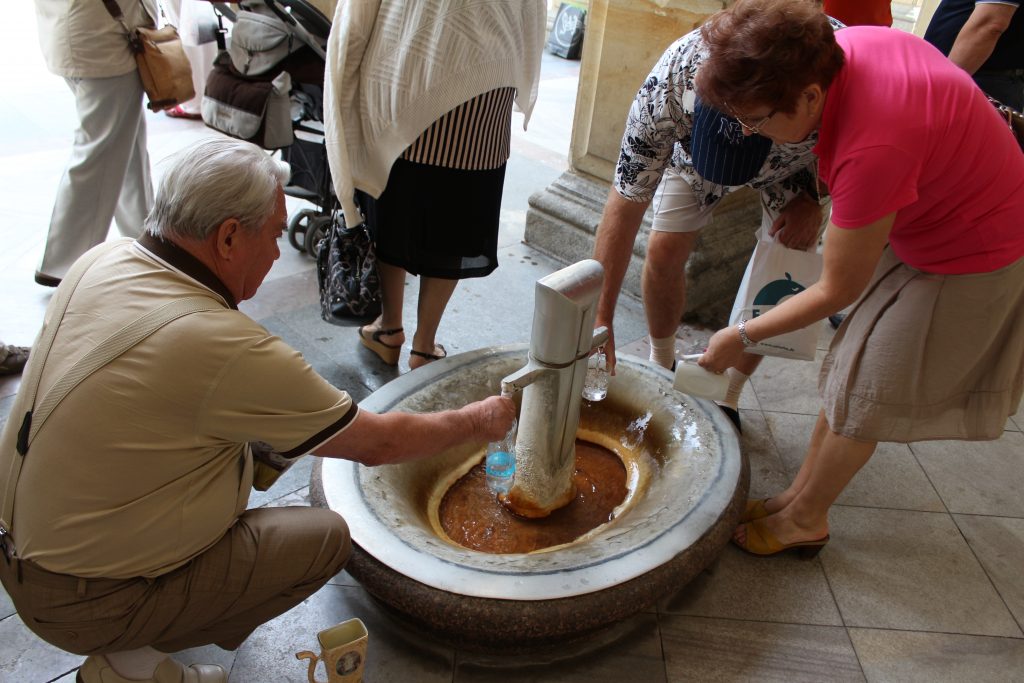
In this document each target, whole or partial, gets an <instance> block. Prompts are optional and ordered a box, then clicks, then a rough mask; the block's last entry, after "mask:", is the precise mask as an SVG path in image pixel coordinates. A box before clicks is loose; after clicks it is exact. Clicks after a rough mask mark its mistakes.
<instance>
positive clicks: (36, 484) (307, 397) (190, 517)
mask: <svg viewBox="0 0 1024 683" xmlns="http://www.w3.org/2000/svg"><path fill="white" fill-rule="evenodd" d="M97 1H98V0H97ZM146 239H149V240H153V238H143V240H146ZM144 243H145V242H144ZM146 244H147V246H152V245H150V244H149V243H146ZM158 244H159V245H163V246H164V247H165V248H163V249H157V248H156V247H155V246H153V251H150V250H149V249H147V248H146V247H143V246H142V245H141V244H140V243H137V242H129V241H126V242H125V244H124V246H123V247H119V248H115V249H114V250H113V252H112V253H110V254H107V255H105V256H103V257H101V259H100V260H99V261H98V262H97V263H96V264H95V265H94V266H93V267H92V268H91V269H90V270H89V272H87V273H86V275H85V277H84V279H83V280H82V282H81V283H80V284H79V286H78V289H77V291H76V292H75V294H74V296H73V298H72V299H71V304H70V306H69V308H68V312H67V314H66V315H65V316H64V319H63V321H62V323H61V325H60V328H59V329H58V332H57V337H56V339H55V341H54V345H53V349H52V351H51V352H50V355H49V357H48V358H47V359H46V363H45V366H44V370H43V374H42V380H41V383H40V387H39V396H40V397H42V396H45V393H46V391H47V390H48V389H49V387H50V386H52V385H53V384H54V382H56V381H57V380H58V379H59V378H60V377H61V376H62V375H63V374H64V372H65V371H66V370H67V369H68V368H69V367H70V366H71V365H72V364H73V363H74V362H75V361H76V360H77V359H78V358H79V357H81V356H82V355H84V354H85V353H86V352H87V351H88V350H90V349H92V348H93V347H94V346H95V345H96V344H97V343H98V342H99V341H101V340H102V339H104V338H105V337H107V336H108V335H109V334H111V332H112V331H114V330H117V329H119V328H120V327H122V326H124V325H126V324H128V323H130V322H131V321H133V320H135V319H136V318H138V317H139V316H141V315H142V314H144V313H146V312H147V311H150V310H152V309H154V308H155V307H157V306H158V305H160V304H163V303H165V302H168V301H171V300H174V299H178V298H182V297H190V296H203V297H209V298H210V299H211V301H212V302H215V303H217V304H219V305H220V307H219V308H217V309H216V310H213V311H208V312H199V313H192V314H190V315H186V316H184V317H182V318H179V319H178V320H176V321H174V322H171V323H169V324H168V325H166V326H165V327H163V328H161V329H160V330H158V331H156V332H155V333H154V334H153V335H152V336H150V337H149V338H147V339H145V340H144V341H142V342H140V343H139V344H138V345H136V346H135V347H133V348H132V349H130V350H128V351H127V352H126V353H124V354H123V355H122V356H121V357H119V358H117V359H115V360H114V361H112V362H110V363H109V364H108V365H106V366H105V367H103V368H101V369H100V370H98V371H96V372H95V373H94V374H93V375H91V376H89V377H88V378H87V379H85V380H84V381H83V382H82V383H81V384H80V385H79V386H78V387H77V388H76V389H74V390H73V391H72V392H71V393H70V394H69V395H68V396H67V398H65V399H64V400H63V401H62V402H61V403H60V404H59V405H58V406H57V407H56V408H55V409H54V411H53V412H52V413H51V415H50V417H49V419H48V420H47V422H46V423H45V426H44V427H43V428H42V429H40V431H39V433H38V435H37V436H36V439H35V441H33V443H32V446H31V448H30V450H29V452H28V455H27V456H26V457H25V460H24V464H23V468H22V473H21V479H20V483H19V485H18V492H17V497H16V500H15V510H14V522H13V526H14V537H15V538H16V539H17V546H18V551H19V554H20V555H21V557H23V558H25V559H28V560H32V561H34V562H36V563H37V564H39V565H40V566H42V567H43V568H45V569H48V570H50V571H54V572H59V573H63V574H72V575H75V576H83V577H107V578H128V577H135V576H145V577H152V576H159V575H161V574H163V573H165V572H168V571H170V570H172V569H174V568H176V567H178V566H181V565H182V564H184V563H186V562H188V561H189V560H190V559H192V558H193V557H195V556H196V555H198V554H199V553H202V552H203V551H204V550H206V549H207V548H209V547H210V546H211V545H213V544H214V543H215V542H216V541H217V540H218V539H220V538H221V536H223V534H224V533H225V532H226V531H227V529H228V528H230V527H231V526H232V525H233V524H234V523H235V521H236V519H237V517H238V515H239V514H241V512H242V511H243V510H245V507H246V503H247V502H248V497H249V491H250V488H251V486H252V457H251V455H250V453H249V449H248V447H247V443H248V442H251V441H265V442H267V443H269V444H270V445H271V446H273V447H274V449H275V450H277V451H280V452H281V453H284V454H285V455H288V456H297V455H301V454H303V453H307V452H309V451H311V450H313V449H314V448H315V447H316V446H318V445H320V444H322V443H323V442H325V441H327V440H328V439H330V438H331V437H332V436H334V435H336V434H337V433H339V432H340V431H342V430H343V429H344V428H345V427H346V426H347V425H348V424H350V423H351V421H352V420H353V419H354V417H355V415H356V412H357V408H356V406H355V405H354V404H353V403H352V400H351V399H350V397H349V396H348V394H347V393H345V392H343V391H340V390H338V389H336V388H335V387H333V386H331V385H330V384H328V383H327V382H326V381H325V380H323V379H322V378H321V377H320V376H319V375H317V374H316V373H315V372H314V371H313V369H312V368H311V367H310V366H309V365H308V364H307V363H306V362H305V360H303V358H302V356H301V355H300V354H299V353H298V352H297V351H295V350H293V349H292V348H290V347H289V346H288V345H287V344H285V343H284V342H283V341H282V340H281V339H279V338H277V337H275V336H273V335H271V334H270V333H268V332H267V331H266V330H265V329H264V328H263V327H261V326H260V325H259V324H257V323H256V322H254V321H253V320H252V319H250V318H249V317H247V316H246V315H245V314H243V313H240V312H239V311H237V310H234V309H233V306H234V302H233V301H231V295H230V293H228V292H227V290H226V288H224V287H223V285H222V284H221V283H219V281H217V280H216V278H215V277H214V276H213V275H212V274H211V273H210V272H209V271H208V270H206V269H205V268H204V267H203V266H202V265H201V264H199V262H198V261H195V260H194V259H192V258H191V257H190V256H189V255H188V254H187V253H185V252H183V251H181V250H176V248H174V247H171V245H169V244H168V243H158ZM154 252H159V253H160V256H158V255H157V254H156V253H154ZM182 255H184V256H182ZM175 261H176V263H175V264H174V265H172V264H171V262H175ZM186 272H188V273H189V274H186ZM197 277H198V278H199V279H196V278H197ZM200 280H202V281H200ZM47 314H48V315H50V314H51V313H50V312H49V311H48V312H47Z"/></svg>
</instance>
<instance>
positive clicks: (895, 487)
mask: <svg viewBox="0 0 1024 683" xmlns="http://www.w3.org/2000/svg"><path fill="white" fill-rule="evenodd" d="M765 419H766V420H767V421H768V426H769V428H770V429H771V433H772V437H773V438H774V439H775V445H776V446H777V447H778V449H779V456H780V457H781V458H782V462H783V463H784V464H785V467H786V471H787V472H788V473H789V475H790V476H791V477H793V476H796V473H797V471H798V470H799V469H800V465H801V464H802V463H803V460H804V455H805V454H806V452H807V446H808V445H809V444H810V441H811V433H812V432H813V431H814V424H815V422H816V421H817V417H815V416H811V415H797V414H793V413H772V412H766V413H765ZM837 502H838V503H840V504H842V505H859V506H866V507H883V508H897V509H903V510H922V511H926V512H944V511H945V507H944V506H943V504H942V500H941V499H940V498H939V495H938V494H937V493H936V492H935V489H934V487H932V485H931V482H929V481H928V477H927V476H925V473H924V470H922V469H921V466H920V464H919V463H918V462H917V460H916V459H915V458H914V455H913V453H911V451H910V449H909V448H908V447H907V446H906V445H904V444H896V443H882V444H879V445H878V448H877V449H876V450H875V454H874V455H873V456H871V460H869V461H868V463H867V464H866V465H865V466H864V467H863V468H862V469H861V471H860V472H858V473H857V475H856V476H855V477H854V478H853V481H851V482H850V484H849V485H848V486H847V487H846V490H844V491H843V493H842V494H840V496H839V500H838V501H837Z"/></svg>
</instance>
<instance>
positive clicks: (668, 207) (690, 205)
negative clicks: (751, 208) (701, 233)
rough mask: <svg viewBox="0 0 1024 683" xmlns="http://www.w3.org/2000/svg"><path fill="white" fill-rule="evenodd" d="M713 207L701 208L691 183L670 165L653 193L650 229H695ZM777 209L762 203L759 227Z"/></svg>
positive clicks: (764, 226)
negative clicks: (652, 214)
mask: <svg viewBox="0 0 1024 683" xmlns="http://www.w3.org/2000/svg"><path fill="white" fill-rule="evenodd" d="M714 210H715V207H714V206H708V207H704V208H701V206H700V205H699V204H698V202H697V195H696V194H695V193H694V191H693V188H692V187H690V183H689V182H687V180H686V179H685V178H684V177H683V176H681V175H679V173H678V172H676V171H675V170H673V169H671V168H666V169H665V173H664V175H662V177H661V183H660V184H659V185H658V189H657V191H656V192H655V194H654V218H653V220H652V221H651V230H654V231H657V232H696V231H698V230H700V229H701V228H703V227H704V226H706V225H707V224H708V223H710V222H711V218H712V214H713V213H714ZM777 216H778V213H776V212H774V211H771V210H770V209H768V207H766V206H764V204H763V203H762V204H761V227H762V229H764V230H767V229H768V228H769V227H771V225H772V223H774V222H775V218H776V217H777Z"/></svg>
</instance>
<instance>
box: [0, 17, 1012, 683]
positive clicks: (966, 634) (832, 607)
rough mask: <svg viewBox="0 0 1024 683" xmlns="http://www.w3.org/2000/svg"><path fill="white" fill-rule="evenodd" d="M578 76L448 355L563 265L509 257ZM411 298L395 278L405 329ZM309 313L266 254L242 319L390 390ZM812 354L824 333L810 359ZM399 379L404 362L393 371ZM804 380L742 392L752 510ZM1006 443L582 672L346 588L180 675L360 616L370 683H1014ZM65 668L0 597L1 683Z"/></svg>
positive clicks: (21, 145) (20, 193)
mask: <svg viewBox="0 0 1024 683" xmlns="http://www.w3.org/2000/svg"><path fill="white" fill-rule="evenodd" d="M7 5H9V6H5V8H4V9H5V15H6V16H7V21H6V22H3V23H2V25H0V51H2V57H0V63H3V64H4V65H5V66H4V67H3V70H4V83H5V85H6V92H7V95H6V96H5V97H4V98H3V99H2V100H0V155H2V158H3V162H4V163H2V164H0V243H2V244H3V245H4V248H3V249H2V250H0V292H2V295H0V296H2V299H0V300H2V302H3V314H2V315H0V338H3V339H5V340H6V341H8V342H17V343H22V344H28V343H31V341H32V339H33V338H34V336H35V333H36V330H37V328H38V325H39V322H40V320H41V318H42V312H43V308H44V307H45V305H46V302H47V301H48V299H49V297H50V294H51V290H48V289H43V288H41V287H38V286H36V285H35V284H33V283H32V272H33V270H34V268H35V266H36V264H37V262H38V259H39V257H40V255H41V252H42V245H43V241H44V239H45V235H46V226H47V222H48V218H49V212H50V207H51V205H52V202H53V188H54V185H55V182H56V180H57V179H58V178H59V176H60V173H61V171H62V169H63V167H64V163H65V159H66V155H67V147H68V144H69V140H70V131H71V130H72V128H73V125H74V121H75V118H74V111H73V107H72V101H71V97H70V95H69V94H68V92H67V90H66V88H65V87H64V85H63V83H61V81H60V80H59V79H56V78H54V77H53V76H50V75H49V74H47V73H46V72H45V70H44V69H43V68H42V66H41V60H40V59H39V57H38V47H37V43H36V36H35V30H34V18H33V16H32V8H31V4H30V3H27V2H19V3H7ZM577 70H578V63H575V62H564V61H562V60H558V59H557V58H553V57H549V56H546V57H545V61H544V83H543V85H542V88H541V94H540V102H539V104H538V109H537V111H536V113H535V115H534V120H533V121H532V124H531V128H530V132H529V133H526V134H524V133H522V131H521V130H517V131H516V133H515V136H514V153H513V156H512V158H511V160H510V162H509V170H508V180H507V189H506V198H505V202H504V209H503V214H502V216H503V224H502V231H501V251H500V258H501V267H500V268H499V269H498V271H496V272H495V273H494V274H493V275H492V276H490V277H488V278H485V279H482V280H471V281H466V282H464V283H462V284H460V286H459V288H458V289H457V291H456V294H455V297H454V299H453V301H452V303H451V306H450V309H449V311H448V313H447V315H446V316H445V319H444V321H443V322H442V325H441V330H440V339H441V340H442V341H443V342H444V343H445V344H446V345H447V346H448V348H449V349H450V350H451V352H452V353H458V352H461V351H467V350H470V349H473V348H478V347H481V346H487V345H493V344H499V343H510V342H517V341H526V340H527V339H528V337H529V327H530V324H531V320H532V298H533V297H532V287H533V282H534V281H535V280H536V279H537V278H538V277H540V276H543V275H545V274H547V273H550V272H553V271H554V270H556V269H557V268H559V267H560V265H559V264H557V263H554V262H553V261H551V260H550V259H548V258H546V257H545V256H543V255H542V254H539V253H538V252H537V251H536V250H534V249H532V248H531V247H529V246H528V245H524V244H522V243H521V240H522V234H523V225H524V220H525V212H526V208H527V198H528V196H529V194H530V193H532V192H535V191H537V190H539V189H541V188H543V187H544V186H546V185H547V184H548V183H550V182H551V181H552V180H554V179H555V178H556V177H557V176H558V174H559V173H560V172H561V171H562V170H564V168H565V158H566V154H567V149H568V140H569V132H570V129H571V119H572V108H573V103H574V101H575V83H576V75H577ZM517 121H518V119H517ZM148 122H149V126H150V133H151V135H150V147H151V150H152V156H153V160H154V164H155V170H156V173H157V174H159V172H160V166H159V163H158V162H159V160H160V159H162V158H164V157H165V156H167V155H168V154H169V153H171V152H173V151H174V150H176V149H178V148H179V147H181V146H183V145H184V144H186V143H187V142H189V141H191V140H193V139H195V138H197V137H199V136H201V135H206V134H207V131H206V130H205V129H204V128H203V127H202V126H201V125H200V124H196V123H192V122H186V121H177V120H171V119H168V118H166V117H163V116H159V115H151V116H149V119H148ZM293 204H294V203H293ZM291 208H293V209H294V208H295V206H294V205H293V206H292V207H291ZM415 286H416V284H415V282H414V281H413V280H410V285H409V294H410V305H409V307H408V309H407V310H408V311H409V316H407V317H411V316H412V315H413V314H414V311H415V307H414V306H413V305H412V304H411V302H412V301H414V297H413V295H414V288H415ZM315 297H316V295H315V277H314V275H313V272H312V269H311V261H310V260H309V259H308V258H306V257H304V256H301V255H300V254H298V253H297V252H295V251H294V250H293V249H291V247H290V246H288V245H287V244H286V243H285V242H284V241H282V258H281V259H280V261H278V263H277V264H275V266H274V269H273V271H272V272H271V275H270V277H269V279H268V281H267V283H266V284H265V285H264V287H263V289H262V290H261V291H260V292H259V294H258V296H257V297H256V298H255V299H253V300H251V301H249V302H246V303H245V304H244V310H246V312H248V313H249V314H250V315H252V316H253V317H255V318H256V319H258V320H261V321H262V322H263V323H264V324H265V325H266V326H267V327H268V328H269V329H270V330H272V331H273V332H275V333H277V334H279V335H281V336H282V337H283V338H284V339H286V340H287V341H288V342H289V343H291V344H293V345H294V346H295V347H296V348H298V349H299V350H300V351H301V352H302V353H303V354H305V356H306V357H307V359H309V361H310V362H311V363H312V365H313V366H314V367H315V368H316V369H317V371H319V372H321V373H322V374H323V375H324V376H326V377H327V378H328V379H329V380H330V381H332V382H334V383H336V384H337V385H338V386H341V387H344V388H346V389H348V390H349V391H351V392H352V394H353V395H354V396H355V397H356V398H357V399H361V398H364V397H365V396H367V395H368V394H369V393H371V392H372V391H373V390H375V389H376V388H378V387H380V386H381V385H382V384H384V383H385V382H387V381H388V380H389V379H391V378H393V377H394V376H395V374H396V371H394V370H392V369H389V368H385V367H384V366H382V365H380V364H379V363H377V362H375V358H374V357H373V356H372V355H369V354H368V352H366V351H364V350H363V349H361V348H359V347H358V346H357V344H356V342H355V337H354V330H353V329H350V328H343V327H333V326H330V325H327V324H326V323H323V322H321V321H320V320H319V318H318V315H317V311H316V306H315V301H316V298H315ZM411 322H412V320H411V319H409V320H408V322H407V325H408V324H410V323H411ZM644 331H645V330H644V324H643V314H642V311H641V309H640V307H639V305H638V304H637V303H636V302H635V301H631V300H625V301H623V303H622V306H621V309H620V312H619V314H618V320H617V330H616V332H617V336H618V338H619V339H620V340H624V341H623V342H620V343H623V346H624V349H623V350H624V351H626V352H632V353H635V354H637V355H644V356H645V355H646V342H645V340H644ZM706 335H707V333H706V332H705V331H700V330H692V329H689V328H680V347H681V348H683V349H684V350H686V351H692V350H693V349H694V348H699V347H700V344H701V341H702V340H703V339H704V338H706ZM829 335H830V332H829V331H828V330H827V329H824V330H823V332H822V347H824V346H825V345H826V344H827V343H828V339H829ZM627 342H628V343H627ZM407 362H408V361H407V356H406V354H403V357H402V360H401V366H400V368H399V371H405V370H407V369H408V365H407ZM817 366H818V364H817V363H799V362H790V361H782V360H773V359H769V360H767V361H766V362H765V363H764V365H763V366H762V368H761V370H760V372H759V373H758V374H757V375H756V376H755V377H754V379H753V382H752V386H751V388H750V389H748V390H747V391H746V392H745V394H744V397H743V404H742V408H743V410H742V414H743V423H744V434H743V438H742V447H743V448H744V449H745V451H746V452H747V454H748V456H749V459H750V463H751V487H752V494H753V495H757V496H761V495H770V494H771V493H773V492H774V491H777V490H778V489H779V488H780V487H782V486H784V485H785V483H786V482H787V480H788V479H789V477H791V476H792V475H793V474H794V472H795V471H796V469H797V467H798V466H799V463H800V460H801V457H802V451H803V448H804V445H805V444H806V442H807V440H808V437H809V434H810V431H811V427H812V425H813V422H814V415H815V414H816V412H817V399H816V396H815V374H816V371H817ZM17 386H18V380H17V379H6V380H3V381H0V420H2V419H6V415H7V412H8V411H9V410H10V404H11V400H12V396H13V394H14V392H15V391H16V390H17ZM1006 428H1007V431H1006V433H1005V434H1004V436H1003V437H1002V438H1001V439H1000V440H998V441H994V442H989V443H962V442H934V443H923V444H914V445H911V446H904V445H886V446H883V447H881V448H880V449H879V451H878V453H877V455H876V456H875V457H874V458H873V459H872V460H871V462H870V463H869V464H868V465H867V466H866V467H865V468H864V470H863V471H862V472H861V473H860V474H859V475H858V476H857V478H856V479H855V480H854V482H853V484H852V485H851V486H850V487H849V488H848V490H847V491H846V492H844V494H843V496H842V497H841V498H840V500H839V502H838V504H837V505H836V506H835V508H834V510H833V513H832V515H831V526H832V528H831V531H832V541H831V542H830V544H829V546H828V547H827V548H826V549H825V550H824V551H823V552H822V553H821V554H820V555H819V556H818V558H817V559H815V560H811V561H806V562H805V561H800V560H797V559H795V558H792V557H776V558H771V559H756V558H752V557H749V556H747V555H744V554H743V553H741V552H739V551H737V550H736V549H735V548H732V547H728V548H725V550H724V551H723V552H722V554H721V556H720V558H719V559H718V560H717V561H716V562H715V563H714V564H713V565H712V566H711V567H709V568H708V569H707V570H706V571H705V572H703V573H702V574H701V575H700V576H699V577H698V578H697V579H696V580H695V581H694V582H692V583H691V584H690V585H688V586H684V587H680V589H679V590H678V591H677V592H676V593H675V594H672V595H666V596H665V597H664V599H663V600H661V601H660V602H659V603H658V604H657V605H655V606H653V607H652V608H650V609H649V610H647V611H645V612H642V613H640V614H638V615H637V616H636V617H634V618H633V619H631V620H629V621H628V622H626V623H624V624H622V625H620V627H619V628H618V629H616V633H617V634H618V635H619V637H618V639H617V640H615V641H614V642H613V643H611V644H607V645H605V646H603V647H601V648H599V649H598V650H597V651H596V652H592V653H590V654H588V655H586V656H579V655H575V656H574V655H572V653H559V652H557V651H555V652H552V653H546V654H544V655H537V656H535V657H530V658H527V659H524V658H516V659H514V660H509V659H501V658H493V657H482V656H479V655H473V654H470V653H466V652H463V651H460V650H456V649H452V648H449V647H444V646H441V645H438V644H436V643H434V642H432V641H431V640H430V639H429V638H426V637H424V636H422V635H421V634H416V633H411V632H409V631H407V630H406V629H405V628H404V627H403V626H402V625H400V624H398V623H396V622H395V621H393V620H392V619H391V618H390V617H389V616H388V615H387V614H385V613H384V612H383V611H382V609H381V608H380V607H379V606H378V605H377V604H376V603H375V602H374V601H373V599H371V598H370V597H369V596H368V595H367V594H366V592H365V591H364V590H363V589H362V588H361V587H360V586H359V585H358V583H356V582H355V581H354V580H352V578H351V577H349V576H348V575H347V574H345V573H342V574H340V575H338V576H337V577H335V579H334V580H332V582H331V583H330V584H329V585H328V586H326V587H325V588H324V589H323V590H321V591H319V592H318V593H317V594H315V595H314V596H312V597H311V598H310V599H309V600H307V601H306V602H304V603H303V604H301V605H299V606H298V607H296V608H295V609H293V610H292V611H290V612H288V613H286V614H284V615H282V616H281V617H279V618H277V619H275V620H273V621H271V622H269V623H267V624H265V625H264V626H262V627H261V628H259V629H257V631H256V632H255V633H254V634H253V636H252V637H251V638H249V640H248V641H246V642H245V643H244V644H243V646H242V647H241V648H239V650H238V651H237V652H233V653H232V652H223V651H220V650H218V649H217V648H215V647H208V648H200V649H197V650H191V651H188V652H185V653H181V654H179V658H181V659H182V660H183V661H204V662H214V663H219V664H221V665H223V666H224V667H225V668H228V669H230V671H231V675H230V680H231V681H232V683H277V682H281V681H295V682H296V683H298V682H300V681H305V680H306V674H305V663H304V662H299V661H297V660H296V659H295V658H294V653H295V652H297V651H299V650H303V649H312V648H314V647H315V645H316V632H317V631H318V630H320V629H322V628H325V627H328V626H331V625H333V624H335V623H337V622H339V621H342V620H344V619H346V618H349V617H352V616H357V617H360V618H361V619H363V621H364V622H365V623H366V624H367V627H368V628H369V632H370V650H369V662H368V669H367V672H366V680H367V681H368V682H372V683H434V682H436V683H442V682H444V683H448V682H453V681H454V682H455V683H474V682H479V683H484V682H488V681H515V682H517V683H519V682H522V683H533V682H553V683H575V682H579V683H596V682H599V681H601V682H604V681H607V682H608V683H611V682H613V681H614V682H619V681H625V680H630V681H638V682H643V683H649V682H650V683H657V682H666V683H667V682H669V681H673V682H675V681H690V680H694V681H745V680H762V681H768V680H778V681H797V680H806V681H832V680H836V681H846V680H850V681H863V680H867V681H929V682H932V681H972V682H973V681H1024V632H1022V627H1024V571H1022V570H1024V434H1022V428H1024V411H1019V412H1018V413H1017V414H1016V415H1015V416H1013V417H1012V418H1011V419H1010V420H1009V421H1008V422H1007V425H1006ZM310 466H311V462H310V461H309V459H306V461H305V462H302V463H300V465H298V466H296V467H295V468H294V469H293V470H292V471H291V472H289V473H288V475H287V476H286V477H285V478H284V479H282V480H281V481H280V482H278V483H277V484H276V485H275V486H274V488H273V489H272V490H271V491H269V492H267V493H262V494H255V495H254V496H253V498H252V500H251V505H254V506H258V505H293V504H304V503H305V502H306V500H307V493H308V486H307V485H308V480H309V472H310ZM80 662H81V657H77V656H74V655H70V654H67V653H63V652H61V651H59V650H56V649H54V648H53V647H51V646H49V645H47V644H46V643H44V642H43V641H41V640H39V639H38V638H36V637H35V636H34V635H33V634H32V633H31V632H29V631H28V630H27V629H26V628H25V627H24V625H23V624H22V623H21V621H20V619H19V618H18V616H17V614H15V613H14V610H13V608H12V607H11V605H10V601H9V599H8V598H7V596H6V595H5V594H2V592H0V681H5V682H6V681H10V682H12V683H36V682H42V681H58V680H59V681H62V682H64V683H70V682H71V681H73V680H74V676H75V674H74V670H75V669H76V668H77V667H78V665H79V664H80Z"/></svg>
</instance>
